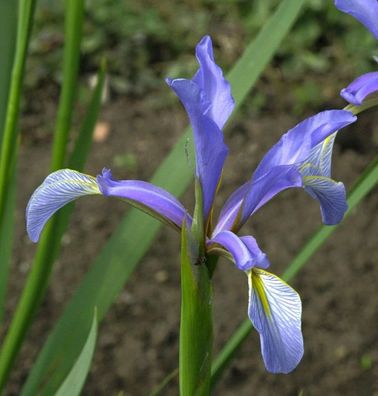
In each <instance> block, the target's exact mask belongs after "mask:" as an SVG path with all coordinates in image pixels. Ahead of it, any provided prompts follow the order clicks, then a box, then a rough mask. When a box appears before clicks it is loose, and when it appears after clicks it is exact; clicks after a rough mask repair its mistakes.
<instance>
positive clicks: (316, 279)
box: [7, 93, 378, 396]
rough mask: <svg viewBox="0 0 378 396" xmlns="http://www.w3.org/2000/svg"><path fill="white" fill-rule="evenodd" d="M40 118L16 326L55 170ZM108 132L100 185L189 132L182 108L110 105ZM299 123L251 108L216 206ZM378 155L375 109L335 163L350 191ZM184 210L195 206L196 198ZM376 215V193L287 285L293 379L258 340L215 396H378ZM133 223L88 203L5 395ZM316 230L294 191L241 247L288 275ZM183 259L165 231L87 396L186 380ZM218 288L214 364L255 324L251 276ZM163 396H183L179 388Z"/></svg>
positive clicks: (31, 147)
mask: <svg viewBox="0 0 378 396" xmlns="http://www.w3.org/2000/svg"><path fill="white" fill-rule="evenodd" d="M162 95H166V93H164V94H162ZM156 102H158V100H157V101H156ZM51 103H54V101H51ZM333 105H335V106H338V107H341V106H343V103H342V102H341V101H336V102H335V103H334V104H333ZM36 106H37V105H36ZM328 107H329V108H330V107H331V105H329V106H328ZM42 110H43V111H42ZM318 110H321V109H312V110H311V112H312V113H314V112H315V111H318ZM34 111H35V112H38V111H39V115H38V117H36V116H35V115H34V116H33V115H29V116H26V117H25V120H24V122H23V136H24V137H23V144H22V151H21V156H22V160H21V163H20V166H19V167H20V178H19V185H20V188H19V196H18V212H17V238H16V246H15V257H14V262H13V266H12V271H11V272H12V273H11V286H10V293H9V299H8V316H7V317H8V320H9V317H10V313H11V311H12V309H13V308H14V306H15V304H16V301H17V298H18V295H19V293H20V290H21V288H22V286H23V282H24V278H25V276H26V273H27V271H28V268H29V266H30V264H31V260H32V257H33V252H34V251H35V247H34V246H33V245H32V243H31V242H29V241H28V240H27V237H26V234H25V230H24V225H23V224H24V208H25V206H26V203H27V200H28V198H29V196H30V194H31V193H32V191H33V190H34V189H35V188H36V187H37V185H38V184H39V183H41V181H42V180H43V178H44V177H45V176H46V174H47V172H48V167H49V150H50V147H51V135H49V132H50V131H51V128H52V124H51V120H53V119H54V118H53V116H54V112H55V109H54V105H53V104H48V103H45V104H44V106H40V109H39V110H38V106H37V107H36V108H35V109H34ZM310 114H311V113H310V110H309V113H308V115H310ZM101 120H103V121H106V122H107V123H109V125H110V134H109V136H108V138H106V139H105V141H103V142H101V143H94V146H93V150H92V153H91V156H90V160H89V162H88V166H87V169H86V171H87V173H91V174H96V173H98V172H99V171H100V170H101V168H102V167H103V166H107V167H111V168H113V170H114V175H115V176H116V177H117V178H121V179H122V178H123V179H126V178H128V179H130V178H139V179H148V178H149V177H150V176H151V175H152V173H153V171H154V169H155V168H156V167H157V165H158V164H159V162H160V161H161V160H162V158H163V157H164V155H165V154H166V153H167V152H168V151H169V150H170V148H171V147H172V146H173V145H174V143H175V141H176V140H177V138H178V136H180V134H181V132H182V130H183V128H184V127H185V125H186V123H187V121H186V116H185V114H184V112H183V110H182V109H181V107H180V105H179V104H178V103H177V104H175V105H169V106H168V108H164V107H163V106H161V107H160V108H159V107H157V106H156V105H154V106H152V105H151V106H146V105H145V104H143V102H141V101H133V100H131V99H130V98H121V99H117V100H116V101H112V102H111V103H109V104H108V105H106V106H105V108H104V111H103V113H102V115H101ZM299 121H300V119H299V118H296V117H293V116H290V104H289V103H287V102H286V103H285V102H279V103H275V102H274V101H273V102H270V104H269V106H266V107H265V108H263V109H262V112H261V114H259V115H258V116H256V114H255V113H254V112H253V109H251V108H249V107H248V106H244V108H243V111H242V112H241V114H240V116H238V117H237V118H236V119H234V120H233V121H232V122H231V123H230V125H229V127H228V128H227V133H226V141H227V143H228V144H229V146H230V157H229V159H228V160H227V163H226V170H225V173H224V180H223V185H222V188H221V191H220V194H219V196H218V197H217V203H218V204H219V206H220V205H221V203H222V202H223V201H224V200H225V199H226V198H227V197H228V195H229V194H230V192H231V191H233V189H234V188H235V187H237V186H239V185H240V184H241V183H243V182H244V181H246V180H247V178H248V177H249V176H250V175H251V172H252V171H253V169H254V168H255V166H256V165H257V163H258V161H259V160H260V159H261V158H262V156H263V154H264V153H265V151H266V150H267V149H268V148H269V147H270V146H271V145H272V144H273V143H274V142H275V141H276V140H277V139H278V138H279V136H280V135H281V133H282V132H284V131H286V130H287V129H288V128H290V127H292V126H293V125H294V124H295V123H297V122H299ZM377 146H378V112H377V111H375V110H374V111H370V112H368V113H367V114H363V115H362V116H361V118H360V121H359V122H358V124H357V125H355V126H351V127H349V128H347V129H345V130H344V131H343V132H342V133H340V135H339V137H338V139H337V143H336V147H335V150H334V161H333V163H334V168H333V175H334V178H335V179H338V180H342V181H344V183H345V184H346V186H347V189H350V188H351V186H352V185H353V181H354V180H355V179H356V178H357V177H358V175H359V174H360V173H361V171H362V170H363V169H364V168H365V167H366V166H367V165H368V164H369V162H370V161H371V160H372V159H373V158H374V155H375V153H376V151H377ZM125 153H128V154H130V155H131V154H132V155H133V158H135V161H136V162H135V163H134V164H133V166H129V167H128V169H126V168H127V167H125V166H119V165H118V166H117V164H116V165H114V160H113V159H114V157H116V156H122V155H124V154H125ZM183 155H185V154H184V153H183ZM183 199H184V202H186V203H187V204H188V205H189V207H191V205H192V202H193V201H192V190H190V191H188V193H187V194H186V195H185V197H184V198H183ZM377 206H378V196H377V190H375V191H373V192H372V193H370V194H369V196H368V197H367V198H366V199H365V200H364V201H363V203H362V204H361V205H360V207H359V208H358V209H357V210H355V211H354V213H353V214H352V215H351V216H350V217H349V218H348V219H346V220H345V221H344V222H343V224H342V225H341V227H340V228H339V229H338V230H337V231H336V232H335V233H334V234H333V236H332V237H331V238H330V239H329V240H328V241H327V243H326V244H325V245H324V246H323V247H322V248H321V250H320V251H319V252H317V253H316V254H315V255H314V257H312V258H311V260H310V262H309V263H308V265H307V266H306V267H305V268H304V269H303V270H301V272H300V273H299V274H298V275H297V276H296V278H295V279H294V280H293V281H292V282H291V284H292V285H293V287H294V288H295V289H296V290H297V291H298V292H299V293H300V295H301V298H302V302H303V333H304V339H305V354H304V358H303V360H302V362H301V363H300V365H299V366H298V368H297V369H296V370H295V371H294V372H293V373H291V374H290V375H271V374H269V373H267V372H266V371H265V369H264V366H263V363H262V358H261V355H260V347H259V339H258V335H257V333H256V332H253V333H252V335H251V336H250V337H249V338H248V339H247V341H246V342H245V344H244V345H243V346H242V348H241V350H240V351H239V352H238V354H237V356H236V358H235V360H234V362H233V363H232V365H231V366H230V368H229V369H228V370H227V371H226V373H225V375H224V378H223V379H222V381H221V382H220V383H219V384H218V386H217V387H216V389H215V391H214V394H215V395H225V396H227V395H235V394H238V395H240V396H242V395H243V396H244V395H245V396H247V395H259V396H265V395H267V396H270V395H299V394H301V395H305V396H316V395H325V394H328V395H343V396H349V395H350V396H355V395H378V329H377V323H378V298H377V287H378V265H377V264H378V260H377V259H378V249H377V231H378V218H377ZM126 211H127V207H126V206H125V204H124V203H122V202H118V201H116V200H113V199H104V198H95V199H92V198H88V199H87V198H85V199H82V200H80V201H79V202H78V204H77V207H76V210H75V213H74V215H73V217H72V221H71V224H70V226H69V230H68V232H67V234H66V235H65V237H64V248H63V252H62V255H61V257H60V258H59V260H58V262H57V263H56V266H55V268H54V271H53V275H52V279H51V283H50V287H49V289H48V292H47V296H46V298H45V301H44V303H43V306H42V308H41V309H40V311H39V313H38V317H37V320H36V322H35V324H34V325H33V328H32V330H31V332H30V333H29V337H28V341H27V343H26V345H25V347H24V348H23V350H22V355H21V358H20V359H19V361H18V366H17V369H16V370H15V372H14V374H13V376H12V381H11V386H10V387H9V390H8V394H9V395H17V394H18V390H19V388H20V386H21V385H22V383H23V382H24V380H25V378H26V376H27V373H28V370H29V368H30V367H31V365H32V363H33V361H34V359H35V356H36V353H37V351H38V350H39V349H40V347H41V346H42V344H43V342H44V341H45V339H46V337H47V335H48V332H49V330H50V329H51V328H52V326H53V323H54V321H55V320H56V319H57V318H58V317H59V316H60V314H61V312H62V310H63V308H64V305H65V303H66V302H67V301H68V299H69V297H70V296H71V295H72V294H73V291H74V290H75V288H76V287H77V285H78V284H79V282H80V280H81V279H82V277H83V275H84V274H85V272H86V270H87V269H88V268H89V267H90V265H91V262H92V260H93V258H94V257H95V256H96V254H97V253H98V252H99V251H100V249H101V246H103V244H104V243H105V241H106V238H107V237H108V236H109V235H110V234H111V233H112V231H113V230H114V229H115V228H116V225H117V223H118V222H119V219H120V216H121V215H123V214H124V213H125V212H126ZM320 224H321V222H320V214H319V207H318V205H317V203H316V202H315V201H313V200H312V199H311V198H310V197H309V196H308V195H307V194H305V193H304V192H303V191H299V190H298V191H296V190H295V191H294V190H292V191H286V192H284V193H281V194H280V195H279V197H277V198H275V199H274V200H273V201H271V202H270V203H269V204H268V205H266V206H265V207H264V208H263V209H261V210H260V211H259V212H258V213H257V214H256V215H255V216H254V218H253V219H252V220H251V221H249V223H248V224H247V226H246V227H245V228H244V229H243V234H245V235H248V234H253V235H254V236H255V237H256V239H257V240H258V241H259V243H260V246H261V247H262V248H263V250H264V251H265V252H267V253H268V255H269V258H270V260H271V262H272V267H271V271H272V272H275V273H277V274H280V273H282V271H283V270H284V268H285V266H286V265H287V264H288V263H289V262H290V260H291V259H292V258H293V257H294V256H295V254H296V253H297V252H298V250H299V249H300V247H301V246H302V245H303V244H304V243H305V242H306V241H307V240H308V238H309V237H310V236H311V235H312V233H313V232H314V231H315V230H316V229H317V228H318V227H319V226H320ZM125 243H127V241H125ZM178 249H179V238H178V235H176V234H175V233H174V232H173V231H170V230H167V229H166V228H164V231H163V232H160V234H159V236H158V238H157V240H156V242H155V243H154V244H153V247H152V249H151V250H150V252H149V253H148V255H147V256H146V257H145V258H144V259H143V260H142V262H141V263H140V265H139V267H138V269H137V271H136V272H135V273H134V275H133V276H132V278H131V280H130V281H129V283H128V284H127V286H126V287H125V288H124V290H123V292H122V293H121V295H120V296H119V297H118V299H117V301H116V302H115V304H114V305H113V307H112V308H111V310H110V311H109V313H108V315H107V316H106V319H105V320H104V322H103V323H102V325H101V327H100V333H99V340H98V344H97V348H96V354H95V359H94V364H93V368H92V371H91V374H90V376H89V378H88V380H87V384H86V386H85V390H84V393H83V394H84V395H88V396H89V395H91V396H96V395H99V396H100V395H101V396H103V395H104V396H105V395H116V394H117V392H118V391H123V392H124V395H136V396H138V395H146V394H148V393H149V392H150V391H151V389H153V387H154V386H155V385H157V384H158V383H159V382H160V381H161V380H163V378H164V377H165V376H166V375H167V374H168V373H170V372H171V371H172V370H174V369H175V368H176V367H177V362H178V336H179V333H178V329H179V306H180V289H179V279H180V278H179V262H178ZM214 289H215V290H214V293H215V297H214V304H215V306H214V320H215V350H216V351H217V350H219V349H220V348H221V346H222V345H223V344H224V342H225V341H226V340H227V339H228V337H229V336H230V335H231V334H232V332H233V331H234V330H235V328H236V327H237V325H238V324H239V323H240V322H241V321H242V320H244V319H245V318H246V317H247V316H246V315H247V297H248V296H247V282H246V279H245V276H244V274H243V273H242V272H240V271H238V270H237V269H236V268H234V267H233V265H231V264H230V263H228V262H226V261H220V263H219V265H218V269H217V271H216V274H215V278H214ZM163 394H164V395H177V394H178V391H177V381H174V382H172V385H171V386H169V387H168V388H167V390H166V391H165V392H164V393H163Z"/></svg>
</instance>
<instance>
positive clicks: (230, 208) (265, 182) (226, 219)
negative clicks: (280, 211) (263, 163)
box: [214, 165, 303, 235]
mask: <svg viewBox="0 0 378 396" xmlns="http://www.w3.org/2000/svg"><path fill="white" fill-rule="evenodd" d="M302 186H303V182H302V175H301V173H300V172H299V169H298V166H297V165H287V166H285V165H281V166H276V167H274V168H272V169H270V170H269V171H268V172H267V173H266V174H265V175H264V176H262V177H261V178H260V179H258V180H256V181H254V182H253V183H252V182H251V181H250V182H248V183H246V184H244V185H243V186H241V187H239V188H238V189H237V190H236V191H235V192H234V193H233V194H232V195H231V196H230V198H229V199H228V200H227V201H226V204H225V205H224V207H223V208H222V210H221V213H220V215H219V221H218V223H217V225H216V227H215V229H214V235H215V234H216V233H218V232H220V231H222V230H234V231H237V230H239V229H240V228H241V227H242V226H243V225H244V223H245V222H246V221H247V220H248V218H249V216H251V215H252V214H253V213H254V212H256V211H257V210H258V209H259V208H261V206H263V205H265V204H266V203H267V202H268V201H270V200H271V199H272V198H273V197H274V196H275V195H277V194H278V193H280V192H281V191H283V190H286V189H288V188H292V187H302Z"/></svg>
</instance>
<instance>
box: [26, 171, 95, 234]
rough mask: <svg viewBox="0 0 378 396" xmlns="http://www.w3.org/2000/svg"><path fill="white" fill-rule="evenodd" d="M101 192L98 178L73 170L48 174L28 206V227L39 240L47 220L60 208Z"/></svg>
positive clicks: (30, 232) (28, 230)
mask: <svg viewBox="0 0 378 396" xmlns="http://www.w3.org/2000/svg"><path fill="white" fill-rule="evenodd" d="M92 194H101V192H100V190H99V188H98V184H97V181H96V178H94V177H93V176H88V175H85V174H83V173H80V172H77V171H74V170H71V169H62V170H58V171H56V172H54V173H52V174H51V175H49V176H47V177H46V179H45V180H44V182H43V183H42V184H41V186H39V187H38V188H37V189H36V190H35V191H34V193H33V195H32V196H31V198H30V200H29V203H28V206H27V208H26V229H27V232H28V235H29V238H30V239H31V240H32V241H33V242H37V241H38V239H39V235H40V233H41V231H42V229H43V227H44V226H45V224H46V222H47V220H48V219H49V218H50V217H51V216H52V215H53V214H54V213H55V212H56V211H57V210H58V209H60V208H62V207H63V206H64V205H66V204H68V203H69V202H71V201H73V200H74V199H76V198H79V197H82V196H84V195H92Z"/></svg>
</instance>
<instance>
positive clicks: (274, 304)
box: [248, 268, 303, 374]
mask: <svg viewBox="0 0 378 396" xmlns="http://www.w3.org/2000/svg"><path fill="white" fill-rule="evenodd" d="M248 284H249V305H248V316H249V318H250V320H251V321H252V324H253V326H254V327H255V328H256V330H257V331H258V332H259V334H260V342H261V353H262V356H263V359H264V363H265V367H266V369H267V370H268V371H270V372H271V373H284V374H287V373H289V372H291V371H292V370H294V369H295V367H296V366H297V365H298V363H299V362H300V360H301V359H302V356H303V337H302V331H301V315H302V304H301V300H300V297H299V295H298V293H297V292H296V291H295V290H294V289H292V288H291V287H290V286H289V285H287V284H286V283H285V282H284V281H282V280H281V279H280V278H278V277H277V276H275V275H273V274H271V273H269V272H266V271H263V270H259V269H255V268H254V269H252V270H251V271H250V272H249V273H248Z"/></svg>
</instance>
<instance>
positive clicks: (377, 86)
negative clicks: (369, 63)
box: [340, 2, 378, 106]
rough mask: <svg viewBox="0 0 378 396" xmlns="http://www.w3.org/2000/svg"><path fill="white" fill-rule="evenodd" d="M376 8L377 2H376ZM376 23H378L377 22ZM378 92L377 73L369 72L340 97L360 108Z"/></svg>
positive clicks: (348, 87)
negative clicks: (367, 98)
mask: <svg viewBox="0 0 378 396" xmlns="http://www.w3.org/2000/svg"><path fill="white" fill-rule="evenodd" d="M376 4H377V7H378V2H376ZM377 23H378V21H377ZM377 91H378V72H371V73H366V74H363V75H362V76H360V77H357V78H356V79H355V80H354V81H353V82H351V83H350V84H349V85H348V86H347V87H346V88H344V89H342V90H341V92H340V95H341V96H342V97H343V98H344V99H345V100H346V101H347V102H349V103H351V104H354V105H356V106H361V105H362V102H363V101H364V100H365V98H366V97H367V96H369V95H371V94H373V93H375V92H377Z"/></svg>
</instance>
